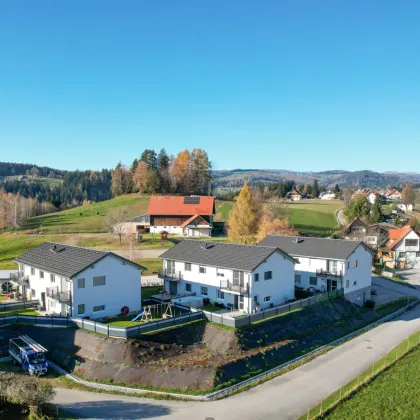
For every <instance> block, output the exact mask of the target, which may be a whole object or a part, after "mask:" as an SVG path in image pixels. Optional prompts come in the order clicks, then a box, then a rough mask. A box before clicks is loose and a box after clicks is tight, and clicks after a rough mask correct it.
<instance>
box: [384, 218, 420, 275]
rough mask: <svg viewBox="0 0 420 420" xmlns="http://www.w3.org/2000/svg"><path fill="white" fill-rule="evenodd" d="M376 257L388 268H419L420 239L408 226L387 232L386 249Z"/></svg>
mask: <svg viewBox="0 0 420 420" xmlns="http://www.w3.org/2000/svg"><path fill="white" fill-rule="evenodd" d="M378 257H379V258H380V260H381V261H382V262H383V263H385V265H386V266H387V267H390V268H402V269H404V268H420V237H419V235H418V234H417V233H416V232H415V231H414V230H413V229H411V228H410V227H409V226H404V227H403V228H401V229H392V230H390V231H389V241H388V242H387V244H386V247H384V248H381V249H379V251H378Z"/></svg>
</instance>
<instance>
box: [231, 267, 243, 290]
mask: <svg viewBox="0 0 420 420" xmlns="http://www.w3.org/2000/svg"><path fill="white" fill-rule="evenodd" d="M233 285H234V286H240V287H243V286H244V285H245V282H244V272H243V271H235V270H234V271H233Z"/></svg>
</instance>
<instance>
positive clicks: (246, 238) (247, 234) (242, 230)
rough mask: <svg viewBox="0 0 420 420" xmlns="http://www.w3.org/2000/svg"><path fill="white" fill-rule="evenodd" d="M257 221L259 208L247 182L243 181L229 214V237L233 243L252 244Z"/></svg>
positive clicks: (254, 238)
mask: <svg viewBox="0 0 420 420" xmlns="http://www.w3.org/2000/svg"><path fill="white" fill-rule="evenodd" d="M259 222H260V212H259V208H258V206H257V204H256V203H255V201H254V200H253V198H252V194H251V190H250V188H249V186H248V183H245V185H244V186H243V188H242V190H241V192H240V193H239V196H238V199H237V201H236V205H235V207H234V208H233V209H232V211H231V212H230V215H229V222H228V226H229V239H230V240H231V241H232V242H235V243H240V244H254V243H255V241H256V239H257V234H258V227H259Z"/></svg>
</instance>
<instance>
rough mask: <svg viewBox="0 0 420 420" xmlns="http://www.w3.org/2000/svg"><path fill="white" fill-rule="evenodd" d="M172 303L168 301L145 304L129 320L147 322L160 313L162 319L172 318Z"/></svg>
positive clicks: (157, 316)
mask: <svg viewBox="0 0 420 420" xmlns="http://www.w3.org/2000/svg"><path fill="white" fill-rule="evenodd" d="M172 308H173V304H172V303H171V302H170V303H159V304H156V305H146V306H145V307H144V308H143V310H142V311H141V312H140V313H139V314H137V315H136V316H135V317H134V318H133V319H132V320H131V321H132V322H136V321H138V322H140V324H142V323H147V322H151V321H153V318H160V316H159V315H160V314H162V319H167V318H173V317H174V312H173V309H172Z"/></svg>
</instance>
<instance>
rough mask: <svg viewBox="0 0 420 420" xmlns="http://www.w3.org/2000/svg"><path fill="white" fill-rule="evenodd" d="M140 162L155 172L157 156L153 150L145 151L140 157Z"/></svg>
mask: <svg viewBox="0 0 420 420" xmlns="http://www.w3.org/2000/svg"><path fill="white" fill-rule="evenodd" d="M140 161H141V162H146V165H147V167H148V168H149V169H151V170H152V171H156V170H157V156H156V152H155V151H154V150H153V149H146V150H144V152H143V153H142V154H141V156H140Z"/></svg>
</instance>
